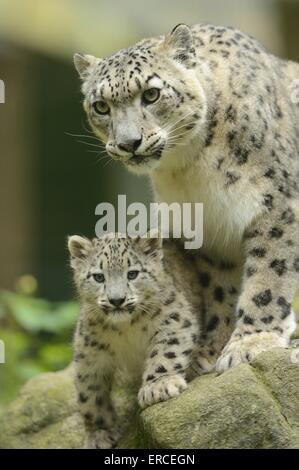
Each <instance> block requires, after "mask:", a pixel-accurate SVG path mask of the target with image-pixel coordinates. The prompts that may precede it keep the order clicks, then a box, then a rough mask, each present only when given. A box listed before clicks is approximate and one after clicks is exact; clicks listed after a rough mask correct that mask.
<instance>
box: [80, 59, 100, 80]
mask: <svg viewBox="0 0 299 470" xmlns="http://www.w3.org/2000/svg"><path fill="white" fill-rule="evenodd" d="M73 60H74V65H75V68H76V70H77V72H78V74H79V76H80V78H81V79H82V80H86V78H87V77H88V76H89V75H90V73H91V71H92V69H93V68H94V66H95V65H96V64H98V63H100V61H101V59H97V58H96V57H94V56H93V55H88V54H78V53H76V54H74V58H73Z"/></svg>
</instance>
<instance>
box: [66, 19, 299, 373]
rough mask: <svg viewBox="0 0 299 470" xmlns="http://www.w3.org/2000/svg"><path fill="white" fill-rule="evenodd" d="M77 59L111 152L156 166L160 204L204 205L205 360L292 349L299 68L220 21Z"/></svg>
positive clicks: (90, 110)
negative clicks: (100, 56)
mask: <svg viewBox="0 0 299 470" xmlns="http://www.w3.org/2000/svg"><path fill="white" fill-rule="evenodd" d="M74 61H75V66H76V68H77V70H78V72H79V74H80V76H81V78H82V80H83V86H82V91H83V94H84V108H85V110H86V113H87V115H88V119H89V122H90V125H91V127H92V129H93V130H94V132H95V134H96V135H97V136H98V137H99V139H100V140H102V141H104V142H105V144H106V150H107V152H108V154H109V155H110V156H111V157H112V158H114V159H116V160H120V161H121V162H123V163H124V164H125V165H126V167H127V168H128V169H129V170H131V171H133V172H136V173H147V174H149V176H150V179H151V182H152V186H153V188H154V193H155V199H156V200H157V201H164V202H167V203H172V202H174V201H176V202H179V203H183V202H202V203H204V213H205V216H204V243H203V247H202V249H201V250H200V251H199V257H200V259H199V269H200V271H199V279H198V282H199V283H200V284H201V287H203V288H204V302H205V311H206V317H205V333H204V335H203V338H202V346H201V348H200V350H199V353H198V365H199V367H200V368H201V369H202V370H204V371H208V370H210V369H211V368H213V367H214V366H215V363H216V369H217V370H218V371H223V370H225V369H227V368H229V367H231V366H234V365H236V364H238V363H240V362H246V361H250V360H251V359H252V358H253V357H254V356H255V355H256V354H258V353H259V352H261V351H264V350H268V349H271V348H273V347H286V346H287V345H288V343H289V338H290V335H291V333H292V331H293V330H294V328H295V319H294V314H293V312H292V309H291V303H292V300H293V298H294V294H295V290H296V288H297V286H298V278H299V275H298V274H299V249H298V246H299V240H298V238H299V237H298V220H299V215H298V198H299V191H298V171H299V157H298V144H299V134H298V118H299V107H298V103H296V102H294V99H293V100H292V98H294V97H293V93H292V91H293V88H292V87H293V85H294V83H295V82H294V80H295V79H297V78H299V65H298V64H296V63H294V62H290V61H284V60H281V59H279V58H277V57H275V56H273V55H271V54H269V53H268V52H267V51H266V50H265V49H264V48H263V47H262V46H261V45H260V44H259V43H258V42H257V41H256V40H255V39H253V38H251V37H249V36H248V35H246V34H244V33H242V32H240V31H238V30H236V29H234V28H231V27H218V26H213V25H209V24H199V25H195V26H192V27H189V26H187V25H184V24H180V25H178V26H176V27H175V28H174V29H173V31H172V32H171V33H170V34H167V35H166V36H160V37H156V38H151V39H144V40H142V41H141V42H139V43H138V44H136V45H134V46H132V47H130V48H128V49H125V50H121V51H119V52H117V53H116V54H114V55H112V56H110V57H107V58H104V59H98V58H96V57H93V56H90V55H80V54H76V55H75V57H74ZM227 291H230V292H231V293H232V294H236V295H235V298H236V301H235V302H232V300H231V297H230V296H228V295H226V292H227ZM233 319H234V321H233ZM211 351H213V354H211ZM216 361H217V362H216Z"/></svg>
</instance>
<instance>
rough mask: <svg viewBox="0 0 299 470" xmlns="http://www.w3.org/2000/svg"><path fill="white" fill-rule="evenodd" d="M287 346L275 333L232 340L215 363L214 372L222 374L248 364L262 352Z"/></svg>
mask: <svg viewBox="0 0 299 470" xmlns="http://www.w3.org/2000/svg"><path fill="white" fill-rule="evenodd" d="M287 346H288V341H287V339H286V338H283V337H282V336H279V335H277V334H276V333H268V332H262V333H253V334H251V335H247V336H243V337H242V338H241V339H233V338H232V339H231V340H230V341H229V342H228V343H227V345H226V346H225V348H224V349H223V351H222V353H221V355H220V357H219V359H218V361H217V363H216V370H217V371H218V372H223V371H225V370H226V369H229V368H230V367H233V366H236V365H238V364H241V363H242V362H250V361H251V360H252V359H253V358H254V357H255V356H257V355H258V354H259V353H261V352H263V351H268V350H269V349H273V348H285V347H287Z"/></svg>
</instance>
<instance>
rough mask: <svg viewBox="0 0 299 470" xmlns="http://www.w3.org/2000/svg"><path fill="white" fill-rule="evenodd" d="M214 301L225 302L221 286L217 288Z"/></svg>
mask: <svg viewBox="0 0 299 470" xmlns="http://www.w3.org/2000/svg"><path fill="white" fill-rule="evenodd" d="M214 299H215V300H217V302H223V300H224V290H223V288H222V287H221V286H217V287H215V290H214Z"/></svg>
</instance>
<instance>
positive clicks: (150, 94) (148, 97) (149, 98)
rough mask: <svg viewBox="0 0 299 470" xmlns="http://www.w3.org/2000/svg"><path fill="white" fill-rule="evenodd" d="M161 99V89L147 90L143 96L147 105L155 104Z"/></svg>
mask: <svg viewBox="0 0 299 470" xmlns="http://www.w3.org/2000/svg"><path fill="white" fill-rule="evenodd" d="M159 98H160V90H159V88H149V89H148V90H145V91H144V92H143V95H142V99H143V101H144V102H145V103H147V104H149V103H154V102H155V101H157V100H158V99H159Z"/></svg>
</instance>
